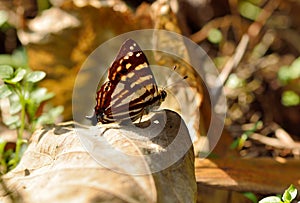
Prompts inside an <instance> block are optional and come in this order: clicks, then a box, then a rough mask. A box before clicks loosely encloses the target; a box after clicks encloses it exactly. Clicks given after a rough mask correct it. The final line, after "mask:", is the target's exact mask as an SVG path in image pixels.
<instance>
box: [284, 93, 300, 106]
mask: <svg viewBox="0 0 300 203" xmlns="http://www.w3.org/2000/svg"><path fill="white" fill-rule="evenodd" d="M281 103H282V104H283V105H284V106H297V105H299V104H300V96H299V95H298V94H297V93H296V92H294V91H291V90H288V91H285V92H283V94H282V96H281Z"/></svg>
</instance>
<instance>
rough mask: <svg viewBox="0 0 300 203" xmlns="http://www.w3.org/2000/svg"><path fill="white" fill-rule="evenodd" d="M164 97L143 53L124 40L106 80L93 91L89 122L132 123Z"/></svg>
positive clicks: (132, 42)
mask: <svg viewBox="0 0 300 203" xmlns="http://www.w3.org/2000/svg"><path fill="white" fill-rule="evenodd" d="M166 96H167V93H166V92H165V91H164V90H159V89H158V87H157V84H156V81H155V78H154V75H153V73H152V71H151V69H150V66H149V62H148V60H147V58H146V56H145V54H144V53H143V51H142V50H141V49H140V47H139V46H138V45H137V43H136V42H135V41H134V40H132V39H128V40H126V41H125V42H124V44H123V45H122V46H121V49H120V51H119V53H118V55H117V57H116V58H115V60H114V62H113V63H112V65H111V67H110V68H109V70H108V81H107V82H105V83H104V84H103V85H102V86H101V87H100V89H99V90H98V91H97V96H96V102H97V104H96V106H95V109H94V110H95V115H94V118H92V120H93V119H94V121H93V123H94V124H95V123H98V122H100V123H103V124H106V123H114V122H116V123H128V122H129V121H131V122H134V121H136V120H138V119H141V118H142V116H143V115H146V114H148V113H149V112H150V110H151V109H152V108H154V107H158V106H160V104H161V103H162V102H163V101H164V99H165V98H166ZM95 120H96V121H95Z"/></svg>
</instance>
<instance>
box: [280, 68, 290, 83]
mask: <svg viewBox="0 0 300 203" xmlns="http://www.w3.org/2000/svg"><path fill="white" fill-rule="evenodd" d="M278 78H279V80H281V81H282V82H283V83H287V82H288V81H289V80H290V79H291V78H292V75H291V71H290V68H289V67H288V66H282V67H280V69H279V71H278Z"/></svg>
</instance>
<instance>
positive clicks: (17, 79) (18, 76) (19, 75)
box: [5, 68, 26, 84]
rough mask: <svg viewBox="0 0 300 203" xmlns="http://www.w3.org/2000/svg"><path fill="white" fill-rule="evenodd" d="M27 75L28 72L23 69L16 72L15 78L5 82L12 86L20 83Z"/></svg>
mask: <svg viewBox="0 0 300 203" xmlns="http://www.w3.org/2000/svg"><path fill="white" fill-rule="evenodd" d="M25 74H26V70H25V69H23V68H19V69H18V70H16V72H15V76H14V77H13V78H12V79H10V80H5V82H7V83H10V84H16V83H17V82H20V81H21V80H22V79H23V78H24V76H25Z"/></svg>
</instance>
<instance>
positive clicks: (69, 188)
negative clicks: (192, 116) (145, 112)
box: [1, 111, 196, 203]
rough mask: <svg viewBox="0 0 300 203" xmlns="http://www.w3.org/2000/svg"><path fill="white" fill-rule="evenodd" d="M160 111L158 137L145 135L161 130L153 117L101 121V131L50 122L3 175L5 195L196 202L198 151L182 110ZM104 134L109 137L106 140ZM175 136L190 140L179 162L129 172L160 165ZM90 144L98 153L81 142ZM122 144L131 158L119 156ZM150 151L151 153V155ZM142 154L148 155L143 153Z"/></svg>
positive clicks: (26, 199)
mask: <svg viewBox="0 0 300 203" xmlns="http://www.w3.org/2000/svg"><path fill="white" fill-rule="evenodd" d="M161 114H162V115H165V116H164V117H163V118H164V119H165V125H164V126H162V127H163V128H162V129H163V130H162V131H158V136H156V137H152V136H148V137H147V136H145V135H151V133H152V134H153V133H157V132H155V130H153V127H155V125H154V124H153V123H152V124H151V125H149V121H145V122H142V123H140V126H139V127H133V126H127V127H119V128H113V127H108V128H104V127H103V126H102V127H100V128H99V130H98V131H97V132H98V135H97V136H94V134H93V133H91V134H90V135H85V134H81V133H80V130H82V129H83V128H81V127H76V129H74V128H73V125H72V123H71V124H64V123H63V124H60V125H53V126H48V127H44V128H42V129H40V130H38V131H36V132H35V134H34V135H33V136H32V139H31V143H30V145H29V147H28V149H27V150H26V152H25V154H24V156H23V158H22V160H21V162H20V164H19V165H18V166H17V168H15V169H14V170H12V171H11V172H9V173H8V174H6V175H5V176H3V180H4V183H5V185H6V187H7V189H4V188H3V187H2V189H1V194H2V198H1V200H3V201H4V202H9V200H10V199H11V197H13V198H14V199H18V198H19V200H22V202H30V203H34V202H105V201H106V202H170V200H172V201H171V202H194V201H195V197H196V181H195V176H194V155H193V149H192V145H191V141H190V138H189V135H188V131H187V129H186V126H185V125H184V123H183V122H182V120H181V118H180V117H179V116H178V114H176V113H174V112H172V111H163V112H162V113H157V114H155V115H154V116H153V117H152V118H151V119H152V121H155V120H157V119H160V118H161V117H157V116H156V115H161ZM153 119H154V120H153ZM160 121H161V120H160ZM162 123H163V121H162V122H161V124H162ZM181 124H183V125H181ZM148 125H149V126H150V128H149V129H148V127H149V126H148ZM180 126H181V127H180ZM79 129H80V130H79ZM151 129H152V130H151ZM158 129H159V128H158ZM78 130H79V131H78ZM149 130H151V131H149ZM86 132H95V131H91V130H87V131H86ZM82 136H88V137H87V138H86V140H93V139H94V141H93V142H91V143H87V142H84V141H83V140H82ZM177 136H179V138H177ZM180 137H181V138H180ZM79 138H80V139H81V141H80V139H79ZM149 138H151V139H149ZM186 138H187V139H186ZM95 139H97V140H98V141H96V140H95ZM101 139H106V141H107V142H106V143H103V142H101ZM99 140H100V141H99ZM176 140H178V143H180V144H181V145H183V146H184V145H186V146H189V148H188V149H186V150H183V152H184V153H183V154H182V156H181V158H180V159H179V160H177V161H176V163H174V164H171V166H168V167H167V168H165V169H164V170H162V171H157V172H156V173H155V174H154V175H152V174H151V173H149V174H146V175H130V172H132V171H131V170H141V169H142V170H148V172H149V171H152V170H153V169H155V167H156V166H157V165H158V166H160V165H159V164H160V163H159V162H158V161H157V158H158V157H160V155H161V157H163V156H164V153H165V154H168V152H172V154H174V153H173V151H172V150H174V149H171V148H168V147H169V145H170V146H172V143H173V142H174V141H176ZM183 141H184V142H185V143H183ZM107 143H109V145H110V146H111V147H112V148H111V149H110V150H111V151H110V152H111V153H109V150H108V148H104V147H106V146H108V144H107ZM89 144H92V146H93V147H92V149H95V150H96V151H94V152H97V154H98V155H99V156H97V157H95V155H94V153H93V152H91V151H89V152H90V153H88V152H87V151H86V150H85V149H84V148H83V146H84V147H85V148H86V147H87V146H89ZM116 149H117V150H116ZM88 150H89V149H88ZM120 150H121V151H122V152H123V154H125V155H126V154H127V155H130V156H129V157H131V159H122V158H120V157H116V154H117V152H118V151H120ZM180 150H181V149H180V147H179V148H177V152H176V153H179V154H180V153H181V151H180ZM176 153H175V154H176ZM149 154H153V156H147V155H149ZM91 155H92V156H93V158H92V156H91ZM141 155H145V159H142V156H141ZM168 155H170V154H168ZM137 156H140V157H137ZM132 157H136V158H132ZM138 160H140V162H139V161H138ZM97 162H98V163H97ZM99 163H100V164H99ZM101 163H104V165H105V163H111V166H113V167H112V168H105V167H103V166H102V165H103V164H102V165H101ZM135 167H136V168H137V169H135ZM118 171H119V172H123V173H119V172H118ZM2 186H3V185H2Z"/></svg>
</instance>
